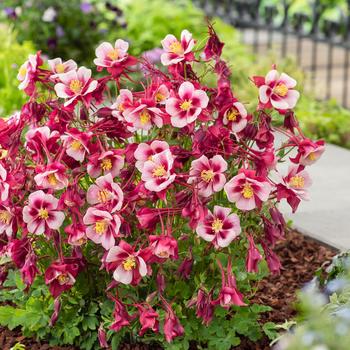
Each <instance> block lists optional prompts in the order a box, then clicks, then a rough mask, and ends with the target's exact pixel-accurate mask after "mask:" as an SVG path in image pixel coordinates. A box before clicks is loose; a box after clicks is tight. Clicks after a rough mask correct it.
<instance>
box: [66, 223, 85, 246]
mask: <svg viewBox="0 0 350 350" xmlns="http://www.w3.org/2000/svg"><path fill="white" fill-rule="evenodd" d="M64 231H65V232H66V233H67V234H68V243H69V244H70V245H73V246H78V247H79V246H81V245H83V244H85V243H86V241H87V237H86V232H85V226H84V225H83V224H71V225H68V226H67V227H66V228H65V229H64Z"/></svg>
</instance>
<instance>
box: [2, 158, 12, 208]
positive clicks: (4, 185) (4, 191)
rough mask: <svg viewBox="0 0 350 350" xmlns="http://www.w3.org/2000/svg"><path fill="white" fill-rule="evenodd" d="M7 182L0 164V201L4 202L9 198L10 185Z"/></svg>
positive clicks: (4, 170) (5, 172)
mask: <svg viewBox="0 0 350 350" xmlns="http://www.w3.org/2000/svg"><path fill="white" fill-rule="evenodd" d="M6 180H7V171H6V169H5V168H4V167H3V166H2V164H0V200H1V201H2V202H5V201H6V200H7V198H8V196H9V189H10V185H9V184H8V183H7V182H6Z"/></svg>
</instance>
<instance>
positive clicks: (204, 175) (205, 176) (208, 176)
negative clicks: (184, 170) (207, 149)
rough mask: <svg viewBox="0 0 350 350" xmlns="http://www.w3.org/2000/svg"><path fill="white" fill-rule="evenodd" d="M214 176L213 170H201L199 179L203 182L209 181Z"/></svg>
mask: <svg viewBox="0 0 350 350" xmlns="http://www.w3.org/2000/svg"><path fill="white" fill-rule="evenodd" d="M213 178H214V172H213V170H211V169H209V170H202V172H201V179H202V180H203V181H205V182H210V181H211V180H213Z"/></svg>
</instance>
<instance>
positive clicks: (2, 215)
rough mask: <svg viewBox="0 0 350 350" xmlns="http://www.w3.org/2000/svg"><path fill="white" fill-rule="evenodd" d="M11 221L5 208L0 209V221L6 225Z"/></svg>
mask: <svg viewBox="0 0 350 350" xmlns="http://www.w3.org/2000/svg"><path fill="white" fill-rule="evenodd" d="M10 221H11V214H10V213H9V212H8V211H7V210H0V222H2V223H3V224H5V225H8V224H9V223H10Z"/></svg>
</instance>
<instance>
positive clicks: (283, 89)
mask: <svg viewBox="0 0 350 350" xmlns="http://www.w3.org/2000/svg"><path fill="white" fill-rule="evenodd" d="M273 92H274V93H275V94H277V95H278V96H281V97H284V96H286V95H287V93H288V88H287V86H286V85H285V84H278V85H277V86H276V87H275V88H274V89H273Z"/></svg>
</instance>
